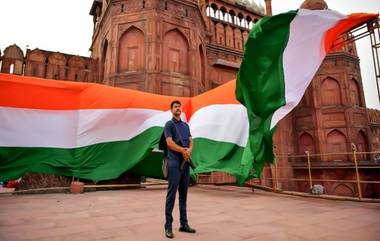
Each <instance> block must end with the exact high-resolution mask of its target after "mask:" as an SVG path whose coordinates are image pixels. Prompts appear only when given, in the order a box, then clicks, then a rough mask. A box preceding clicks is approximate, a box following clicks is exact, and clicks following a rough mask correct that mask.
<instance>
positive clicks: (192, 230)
mask: <svg viewBox="0 0 380 241" xmlns="http://www.w3.org/2000/svg"><path fill="white" fill-rule="evenodd" d="M179 231H180V232H185V233H195V232H196V230H195V229H193V228H190V226H189V225H185V226H181V227H180V228H179Z"/></svg>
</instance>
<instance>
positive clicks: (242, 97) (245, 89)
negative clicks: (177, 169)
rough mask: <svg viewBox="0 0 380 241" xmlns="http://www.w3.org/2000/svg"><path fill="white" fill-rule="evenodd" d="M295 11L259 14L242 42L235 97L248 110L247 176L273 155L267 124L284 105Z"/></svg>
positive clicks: (271, 158)
mask: <svg viewBox="0 0 380 241" xmlns="http://www.w3.org/2000/svg"><path fill="white" fill-rule="evenodd" d="M296 15H297V11H290V12H287V13H283V14H279V15H275V16H270V17H264V18H262V19H261V20H260V21H259V22H257V24H256V25H255V26H254V28H253V29H252V30H251V32H250V34H249V38H248V40H247V42H246V44H245V52H244V56H243V61H242V63H241V66H240V70H239V73H238V76H237V80H236V98H237V99H238V100H239V102H240V103H242V104H243V105H244V106H245V107H246V108H247V111H248V119H249V140H248V143H247V147H246V148H245V150H244V154H243V158H242V163H241V164H242V166H245V168H244V174H243V175H244V176H246V178H247V179H248V178H251V177H254V176H256V177H260V176H261V173H262V170H263V167H264V162H270V163H271V162H273V159H274V155H273V143H272V137H273V132H274V129H272V130H270V124H271V120H272V116H273V113H274V112H275V111H276V110H277V109H278V108H280V107H281V106H283V105H285V85H284V70H283V62H282V57H283V52H284V49H285V48H286V45H287V43H288V39H289V32H290V31H289V29H290V23H291V22H292V20H293V19H294V17H295V16H296ZM252 160H253V163H252ZM252 168H253V170H254V171H255V172H254V173H252ZM240 184H242V182H240Z"/></svg>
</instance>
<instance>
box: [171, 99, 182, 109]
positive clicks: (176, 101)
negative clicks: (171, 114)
mask: <svg viewBox="0 0 380 241" xmlns="http://www.w3.org/2000/svg"><path fill="white" fill-rule="evenodd" d="M175 104H179V105H182V104H181V102H180V101H179V100H175V101H172V103H170V109H172V108H173V106H174V105H175Z"/></svg>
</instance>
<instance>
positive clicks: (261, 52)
mask: <svg viewBox="0 0 380 241" xmlns="http://www.w3.org/2000/svg"><path fill="white" fill-rule="evenodd" d="M377 17H378V14H364V13H363V14H361V13H359V14H351V15H343V14H340V13H338V12H336V11H332V10H307V9H299V10H296V11H290V12H287V13H283V14H279V15H275V16H271V17H264V18H262V19H261V20H260V21H259V22H258V23H257V24H256V25H255V27H254V28H253V29H252V30H251V32H250V34H249V38H248V41H247V42H246V44H245V52H244V57H243V62H242V64H241V67H240V70H239V73H238V76H237V80H236V81H237V83H236V86H237V87H236V97H237V99H238V100H239V102H240V103H242V104H243V105H245V106H246V107H247V111H248V117H249V141H248V144H247V148H246V149H245V151H244V156H243V162H245V163H250V162H251V161H250V160H254V161H253V169H254V170H255V173H254V176H257V177H259V176H260V174H261V171H262V168H263V165H264V163H265V162H272V161H273V159H274V156H273V145H272V135H273V132H274V130H275V126H276V124H277V123H278V122H279V121H280V120H281V119H282V118H284V117H285V116H286V115H287V114H288V113H289V112H290V111H291V110H292V109H293V108H294V107H296V106H297V104H298V103H299V102H300V100H301V98H302V96H303V94H304V93H305V91H306V88H307V87H308V85H309V84H310V82H311V80H312V79H313V77H314V75H315V74H316V72H317V70H318V68H319V66H320V65H321V63H322V61H323V59H324V58H325V56H326V54H327V53H328V52H329V51H331V50H332V48H333V47H337V46H334V42H335V41H336V40H337V39H338V38H339V36H340V35H341V34H343V33H346V32H348V31H350V30H352V29H353V28H355V27H358V26H360V25H362V24H363V23H364V22H366V21H368V20H371V19H374V18H377ZM245 175H248V174H245Z"/></svg>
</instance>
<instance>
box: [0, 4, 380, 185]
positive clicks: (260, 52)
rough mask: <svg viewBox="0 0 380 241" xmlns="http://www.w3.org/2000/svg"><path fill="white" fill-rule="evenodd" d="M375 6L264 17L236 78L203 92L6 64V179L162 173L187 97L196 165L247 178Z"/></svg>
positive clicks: (1, 133)
mask: <svg viewBox="0 0 380 241" xmlns="http://www.w3.org/2000/svg"><path fill="white" fill-rule="evenodd" d="M376 16H377V15H368V14H356V15H350V16H345V15H341V14H339V13H336V12H333V11H329V10H325V11H308V10H302V9H301V10H298V11H292V12H288V13H285V14H280V15H277V16H272V17H265V18H263V19H262V20H260V21H259V22H258V23H257V24H256V26H255V27H254V28H253V29H252V31H251V33H250V35H249V39H248V41H247V43H246V46H245V54H244V59H243V62H242V65H241V69H240V72H239V74H238V78H237V81H235V80H231V81H230V82H228V83H226V84H224V85H222V86H220V87H218V88H215V89H213V90H210V91H207V92H205V93H203V94H201V95H198V96H195V97H173V96H163V95H156V94H151V93H145V92H140V91H134V90H128V89H121V88H114V87H110V86H104V85H99V84H93V83H78V82H70V81H55V80H46V79H41V78H34V77H23V76H17V75H8V74H0V180H2V181H3V180H4V181H6V180H11V179H15V178H18V177H20V176H22V175H23V174H24V173H26V172H42V173H51V174H58V175H65V176H74V177H80V178H85V179H90V180H97V181H98V180H107V179H113V178H117V177H118V176H119V175H120V174H122V173H124V172H125V171H128V170H129V171H131V172H134V173H136V174H138V175H144V176H152V177H162V173H161V168H160V167H161V158H162V153H160V152H155V151H154V149H155V148H156V147H157V144H158V141H159V139H160V136H161V134H162V131H163V126H164V124H165V122H166V121H168V120H169V119H170V118H171V113H170V111H169V105H170V102H171V101H173V100H174V99H179V100H180V101H181V102H182V107H183V112H184V113H183V120H184V121H187V122H188V123H189V126H190V130H191V132H192V137H193V139H194V151H193V153H192V160H193V162H194V163H195V165H196V169H195V170H194V172H195V173H202V172H211V171H223V172H226V173H229V174H231V175H233V176H235V177H236V178H237V181H238V183H240V184H243V183H244V182H245V181H246V180H247V179H249V178H251V177H253V176H257V177H259V176H260V174H261V171H262V167H263V165H264V162H265V161H267V162H271V161H272V160H273V154H272V133H273V127H274V126H275V125H276V124H277V123H278V121H279V120H280V119H281V118H283V117H284V116H285V115H286V114H287V113H288V112H289V111H290V110H291V109H293V108H294V107H295V105H296V104H297V103H298V102H299V100H300V99H301V97H302V95H303V93H304V91H305V89H306V87H307V85H308V84H309V83H310V81H311V79H312V78H313V76H314V74H315V73H316V71H317V69H318V67H319V65H320V64H321V62H322V60H323V58H324V56H325V55H326V53H327V52H328V51H329V50H330V49H331V47H332V45H333V42H334V41H335V40H336V39H337V36H338V35H339V34H340V33H342V32H345V31H348V30H350V29H352V28H353V27H355V26H357V25H360V24H362V23H364V22H365V21H367V20H368V19H370V18H375V17H376ZM235 85H236V86H235ZM235 93H236V95H235ZM239 102H240V103H239Z"/></svg>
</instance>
